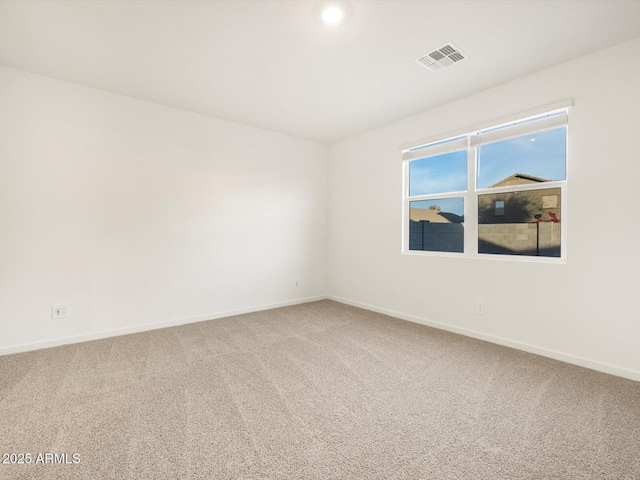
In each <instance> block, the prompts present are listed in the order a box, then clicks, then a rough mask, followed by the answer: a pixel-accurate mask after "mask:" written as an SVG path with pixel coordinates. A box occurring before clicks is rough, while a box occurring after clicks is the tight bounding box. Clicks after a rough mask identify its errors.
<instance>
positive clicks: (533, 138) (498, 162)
mask: <svg viewBox="0 0 640 480" xmlns="http://www.w3.org/2000/svg"><path fill="white" fill-rule="evenodd" d="M566 132H567V130H566V128H565V127H560V128H555V129H553V130H547V131H544V132H538V133H533V134H530V135H523V136H521V137H516V138H510V139H509V140H503V141H501V142H495V143H490V144H488V145H482V146H480V147H478V188H491V187H506V186H510V185H523V184H528V183H540V182H548V181H553V180H564V179H566V151H567V135H566Z"/></svg>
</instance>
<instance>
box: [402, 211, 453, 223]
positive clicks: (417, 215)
mask: <svg viewBox="0 0 640 480" xmlns="http://www.w3.org/2000/svg"><path fill="white" fill-rule="evenodd" d="M409 219H410V220H411V221H412V222H421V221H426V222H432V223H461V222H463V221H464V219H463V218H462V217H461V216H460V215H456V214H455V213H449V212H440V213H438V212H436V211H435V210H429V209H427V208H412V209H411V210H410V211H409Z"/></svg>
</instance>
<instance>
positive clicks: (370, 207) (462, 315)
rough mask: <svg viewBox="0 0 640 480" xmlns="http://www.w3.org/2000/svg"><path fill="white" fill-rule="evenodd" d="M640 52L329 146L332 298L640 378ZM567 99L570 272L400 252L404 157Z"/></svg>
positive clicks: (631, 49) (605, 57)
mask: <svg viewBox="0 0 640 480" xmlns="http://www.w3.org/2000/svg"><path fill="white" fill-rule="evenodd" d="M638 50H640V39H636V40H634V41H631V42H628V43H625V44H621V45H618V46H616V47H614V48H611V49H607V50H604V51H601V52H599V53H596V54H593V55H590V56H587V57H584V58H581V59H578V60H576V61H572V62H570V63H566V64H563V65H560V66H557V67H555V68H552V69H549V70H546V71H542V72H539V73H537V74H535V75H531V76H528V77H525V78H521V79H519V80H516V81H513V82H510V83H508V84H505V85H502V86H500V87H497V88H494V89H491V90H488V91H484V92H482V93H479V94H476V95H472V96H469V97H466V98H463V99H461V100H459V101H456V102H453V103H449V104H446V105H443V106H441V107H438V108H435V109H432V110H429V111H426V112H423V113H421V114H418V115H415V116H413V117H410V118H406V119H404V120H401V121H398V122H396V123H393V124H391V125H388V126H386V127H383V128H380V129H376V130H374V131H371V132H368V133H366V134H363V135H360V136H357V137H354V138H350V139H347V140H345V141H342V142H340V143H337V144H335V145H332V146H331V149H330V165H329V191H330V198H329V262H330V266H329V292H330V294H331V296H332V297H333V298H336V299H341V300H343V301H347V302H350V303H353V304H357V305H360V306H365V307H367V308H371V309H374V310H378V311H383V312H387V313H391V314H394V315H398V316H402V317H404V318H408V319H412V320H415V321H419V322H423V323H432V324H435V323H436V322H437V323H439V324H440V326H441V327H444V328H447V329H449V330H454V331H459V332H464V333H466V334H469V335H473V336H476V337H480V338H486V339H489V340H491V341H495V342H497V343H503V344H507V345H512V346H517V347H518V348H523V349H525V350H529V351H534V352H539V353H542V354H545V355H548V356H551V357H555V358H560V359H563V360H567V361H570V362H574V363H577V364H581V365H585V366H589V367H592V368H596V369H600V370H603V371H608V372H611V373H615V374H618V375H622V376H627V377H629V378H635V379H637V380H640V314H639V313H638V312H639V309H638V304H637V303H636V300H637V298H638V288H639V287H640V253H639V251H638V249H639V248H640V210H639V206H640V194H639V193H638V192H639V191H640V190H639V186H638V179H639V178H640V161H639V159H638V153H637V151H638V147H637V140H638V131H639V130H640V121H639V120H638V119H639V118H640V117H639V112H640V87H639V86H640V62H638V61H636V59H637V58H638V56H637V52H638ZM427 80H428V79H427V78H426V77H425V88H428V82H427ZM569 97H573V99H574V101H575V106H574V107H573V108H572V109H571V111H570V118H569V155H570V158H569V179H568V181H569V184H568V192H569V197H568V204H567V205H566V211H565V212H563V216H565V213H566V217H567V220H568V223H565V224H564V228H568V249H567V254H568V261H567V264H565V265H560V264H537V263H523V262H513V261H506V260H480V259H478V260H476V259H452V258H436V257H420V256H406V255H402V254H401V232H402V225H401V223H402V222H401V208H402V203H401V199H402V189H401V186H402V176H401V175H402V171H401V161H400V152H399V146H400V145H402V144H405V143H407V142H411V141H413V140H417V139H421V138H426V137H430V136H432V135H438V134H441V133H442V134H444V133H448V132H451V131H453V130H456V129H459V128H462V127H465V126H470V125H474V124H478V123H481V122H484V121H487V120H491V119H494V118H500V117H503V116H506V115H510V114H513V113H517V112H519V111H525V110H528V109H531V108H535V107H538V106H540V105H544V104H548V103H551V102H554V101H557V100H562V99H564V98H569ZM477 300H482V301H484V302H485V309H486V314H485V315H484V316H478V315H476V313H475V303H476V301H477Z"/></svg>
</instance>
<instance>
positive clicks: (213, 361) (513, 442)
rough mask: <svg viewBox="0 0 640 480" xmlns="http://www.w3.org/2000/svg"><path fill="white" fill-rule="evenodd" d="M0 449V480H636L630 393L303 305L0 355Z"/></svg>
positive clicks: (636, 394)
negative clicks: (19, 461)
mask: <svg viewBox="0 0 640 480" xmlns="http://www.w3.org/2000/svg"><path fill="white" fill-rule="evenodd" d="M0 452H2V453H11V452H13V453H31V454H32V463H31V464H29V465H6V464H0V478H2V479H14V478H15V479H49V478H60V479H76V478H77V479H80V478H82V479H88V480H93V479H118V480H121V479H122V480H126V479H153V480H159V479H172V480H175V479H435V480H446V479H483V480H485V479H509V480H512V479H527V480H532V479H546V480H548V479H571V480H575V479H628V480H638V479H639V478H640V383H638V382H633V381H629V380H624V379H621V378H617V377H613V376H610V375H606V374H602V373H598V372H594V371H590V370H587V369H583V368H580V367H576V366H572V365H568V364H565V363H561V362H557V361H554V360H550V359H546V358H543V357H538V356H535V355H531V354H528V353H523V352H520V351H516V350H512V349H509V348H505V347H500V346H496V345H492V344H490V343H486V342H482V341H478V340H474V339H470V338H466V337H463V336H459V335H455V334H451V333H447V332H443V331H440V330H436V329H432V328H428V327H425V326H421V325H417V324H412V323H409V322H405V321H403V320H398V319H394V318H391V317H387V316H384V315H379V314H376V313H372V312H368V311H365V310H360V309H357V308H353V307H349V306H345V305H342V304H339V303H335V302H331V301H321V302H314V303H309V304H305V305H299V306H294V307H287V308H280V309H276V310H269V311H264V312H259V313H253V314H247V315H241V316H235V317H229V318H225V319H221V320H213V321H209V322H201V323H195V324H191V325H185V326H180V327H174V328H166V329H163V330H155V331H150V332H145V333H139V334H133V335H127V336H121V337H115V338H109V339H105V340H99V341H93V342H86V343H80V344H75V345H67V346H64V347H58V348H51V349H47V350H40V351H36V352H29V353H21V354H16V355H9V356H4V357H0ZM39 453H41V454H44V453H57V454H61V453H67V454H68V461H69V462H71V461H73V457H72V456H71V455H72V454H73V453H76V454H78V455H79V457H80V463H79V464H52V463H38V464H36V463H35V461H36V460H37V455H38V454H39ZM58 458H59V459H60V458H62V457H58ZM42 459H43V460H46V457H44V456H43V457H42Z"/></svg>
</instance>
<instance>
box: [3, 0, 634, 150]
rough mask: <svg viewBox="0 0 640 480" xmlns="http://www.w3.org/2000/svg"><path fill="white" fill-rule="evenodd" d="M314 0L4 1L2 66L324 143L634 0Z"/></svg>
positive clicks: (501, 69) (557, 58)
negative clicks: (342, 10)
mask: <svg viewBox="0 0 640 480" xmlns="http://www.w3.org/2000/svg"><path fill="white" fill-rule="evenodd" d="M319 3H321V2H316V1H270V0H261V1H211V2H204V1H194V2H191V1H78V2H76V1H57V0H48V1H29V2H27V1H3V2H0V64H3V65H6V66H9V67H14V68H20V69H24V70H28V71H31V72H35V73H40V74H44V75H49V76H52V77H56V78H61V79H64V80H68V81H72V82H77V83H80V84H84V85H88V86H92V87H97V88H101V89H104V90H108V91H111V92H116V93H120V94H124V95H129V96H132V97H137V98H141V99H145V100H149V101H152V102H157V103H161V104H164V105H169V106H173V107H177V108H181V109H185V110H191V111H194V112H198V113H202V114H205V115H210V116H213V117H217V118H222V119H227V120H232V121H236V122H240V123H244V124H247V125H252V126H256V127H261V128H266V129H269V130H274V131H278V132H282V133H285V134H288V135H293V136H297V137H302V138H308V139H312V140H317V141H319V142H326V143H329V142H334V141H337V140H339V139H342V138H345V137H348V136H351V135H354V134H357V133H360V132H363V131H366V130H369V129H371V128H375V127H378V126H381V125H384V124H386V123H389V122H391V121H394V120H397V119H400V118H403V117H405V116H408V115H411V114H414V113H417V112H419V111H421V110H425V109H427V108H430V107H433V106H436V105H439V104H442V103H445V102H448V101H451V100H453V99H456V98H460V97H462V96H465V95H469V94H471V93H474V92H477V91H480V90H483V89H486V88H489V87H492V86H494V85H499V84H501V83H504V82H506V81H509V80H512V79H514V78H517V77H520V76H523V75H526V74H528V73H532V72H535V71H538V70H541V69H543V68H546V67H550V66H552V65H555V64H558V63H561V62H564V61H567V60H570V59H572V58H576V57H579V56H581V55H585V54H587V53H590V52H593V51H596V50H600V49H602V48H605V47H608V46H611V45H614V44H616V43H620V42H623V41H625V40H629V39H632V38H635V37H638V36H640V2H638V1H614V0H608V1H578V0H570V1H540V0H536V1H450V0H448V1H356V0H351V1H349V2H348V4H349V8H350V16H349V19H348V21H347V22H346V23H345V24H343V25H341V26H339V27H337V28H336V27H334V28H329V27H326V26H324V25H322V24H321V23H320V22H318V21H317V19H316V17H315V16H314V12H315V11H316V9H317V6H318V4H319ZM449 41H451V42H453V43H455V44H456V45H457V46H458V47H459V48H461V49H462V50H463V51H465V52H466V53H467V54H468V55H469V56H470V58H469V59H468V60H465V61H464V62H461V63H459V64H456V65H454V66H452V67H451V68H447V69H445V70H442V71H440V72H438V73H432V72H430V71H428V70H427V69H425V68H423V67H420V66H419V65H418V64H416V63H415V62H414V58H416V57H418V56H420V55H422V54H424V53H426V52H428V51H429V50H431V49H432V48H434V47H438V46H439V45H441V44H443V43H445V42H449ZM630 61H637V59H630ZM594 68H599V66H597V65H594Z"/></svg>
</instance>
